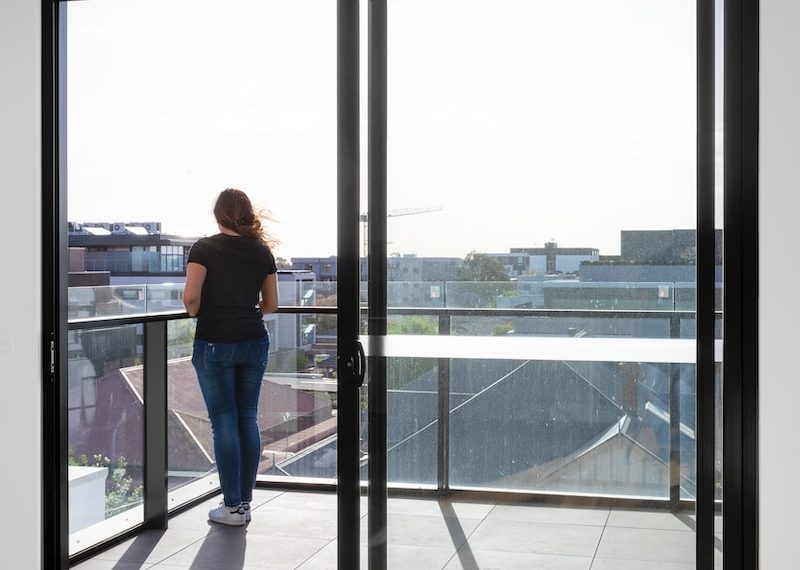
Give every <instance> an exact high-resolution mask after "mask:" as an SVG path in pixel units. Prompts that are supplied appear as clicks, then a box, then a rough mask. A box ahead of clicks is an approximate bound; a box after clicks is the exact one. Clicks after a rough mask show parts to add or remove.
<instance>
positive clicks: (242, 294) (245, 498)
mask: <svg viewBox="0 0 800 570" xmlns="http://www.w3.org/2000/svg"><path fill="white" fill-rule="evenodd" d="M214 217H215V218H216V219H217V225H218V226H219V231H220V233H219V234H217V235H214V236H211V237H207V238H202V239H200V240H198V241H197V242H196V243H195V244H194V245H193V246H192V249H191V251H190V252H189V259H188V263H187V265H186V286H185V287H184V290H183V304H184V305H185V307H186V311H187V312H188V313H189V315H190V316H192V317H194V316H196V317H197V330H196V331H195V341H194V353H193V355H192V364H193V365H194V368H195V370H196V371H197V378H198V380H199V382H200V390H201V391H202V393H203V398H204V399H205V402H206V408H207V409H208V416H209V418H210V420H211V429H212V431H213V434H214V454H215V455H216V460H217V471H218V473H219V480H220V485H221V486H222V496H223V499H222V501H220V505H219V507H217V508H215V509H212V510H211V511H210V512H209V513H208V518H209V519H210V520H212V521H214V522H217V523H222V524H227V525H243V524H245V523H246V522H247V521H249V520H250V501H251V500H252V498H253V496H252V495H253V487H254V486H255V481H256V471H257V470H258V461H259V458H260V457H261V438H260V436H259V430H258V422H257V415H258V394H259V391H260V389H261V381H262V378H263V376H264V370H265V369H266V367H267V356H268V353H269V336H268V335H267V331H266V330H265V329H264V323H263V319H262V316H263V315H264V314H267V313H272V312H274V311H275V310H276V309H277V308H278V285H277V277H276V272H277V268H276V266H275V258H274V257H273V255H272V252H271V250H270V245H274V243H275V242H274V240H273V239H272V238H271V237H270V236H269V234H267V233H266V231H265V230H264V227H263V226H262V223H261V219H260V218H259V216H258V215H257V214H256V212H254V211H253V205H252V204H251V203H250V199H249V198H248V197H247V195H246V194H245V193H244V192H242V191H241V190H236V189H232V188H229V189H227V190H224V191H223V192H221V193H220V195H219V197H218V198H217V202H216V205H215V206H214ZM259 293H260V294H261V298H260V299H259Z"/></svg>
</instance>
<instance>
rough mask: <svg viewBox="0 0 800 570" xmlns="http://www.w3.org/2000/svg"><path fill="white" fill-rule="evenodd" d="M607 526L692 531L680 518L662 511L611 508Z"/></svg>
mask: <svg viewBox="0 0 800 570" xmlns="http://www.w3.org/2000/svg"><path fill="white" fill-rule="evenodd" d="M687 518H688V517H687ZM608 526H614V527H625V528H648V529H658V530H682V531H686V532H694V531H693V530H692V527H690V526H688V525H687V524H686V523H685V522H684V521H683V520H681V518H679V517H678V516H676V515H673V514H672V513H668V512H664V511H640V510H622V509H613V510H612V511H611V515H610V516H609V517H608Z"/></svg>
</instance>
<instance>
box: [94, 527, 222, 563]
mask: <svg viewBox="0 0 800 570" xmlns="http://www.w3.org/2000/svg"><path fill="white" fill-rule="evenodd" d="M209 533H210V531H209V530H199V529H198V530H188V529H172V530H168V531H156V530H146V531H144V532H142V533H141V534H139V535H138V536H136V537H134V538H132V539H130V540H127V541H125V542H123V543H122V544H119V545H117V546H115V547H114V548H111V549H109V550H106V551H105V552H101V553H100V554H98V555H97V556H96V557H95V559H97V560H115V561H116V560H118V561H120V562H150V563H155V562H159V561H161V560H163V559H164V558H167V557H169V556H172V555H173V554H175V553H176V552H179V551H181V550H183V549H184V548H186V547H187V546H189V545H191V544H195V543H197V542H201V543H202V541H203V538H205V537H206V536H208V535H209ZM210 534H213V533H210Z"/></svg>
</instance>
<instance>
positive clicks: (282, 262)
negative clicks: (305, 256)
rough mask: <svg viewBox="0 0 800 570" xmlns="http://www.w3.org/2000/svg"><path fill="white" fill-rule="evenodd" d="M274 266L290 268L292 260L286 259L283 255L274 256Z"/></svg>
mask: <svg viewBox="0 0 800 570" xmlns="http://www.w3.org/2000/svg"><path fill="white" fill-rule="evenodd" d="M275 266H276V267H277V268H278V269H291V268H292V262H291V261H289V260H288V259H286V258H285V257H276V258H275Z"/></svg>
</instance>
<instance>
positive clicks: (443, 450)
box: [436, 312, 450, 495]
mask: <svg viewBox="0 0 800 570" xmlns="http://www.w3.org/2000/svg"><path fill="white" fill-rule="evenodd" d="M439 334H440V335H445V336H447V335H449V334H450V314H449V313H446V312H442V313H439ZM438 370H439V389H438V399H437V402H438V420H439V421H438V422H437V426H438V429H437V434H436V437H437V440H436V441H437V444H436V448H437V454H436V456H437V478H436V481H437V485H436V486H437V490H438V492H439V494H441V495H445V494H447V493H448V491H449V490H450V359H449V358H440V359H439V361H438Z"/></svg>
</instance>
